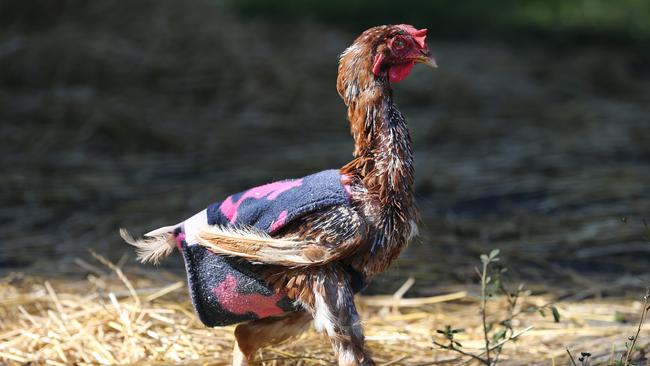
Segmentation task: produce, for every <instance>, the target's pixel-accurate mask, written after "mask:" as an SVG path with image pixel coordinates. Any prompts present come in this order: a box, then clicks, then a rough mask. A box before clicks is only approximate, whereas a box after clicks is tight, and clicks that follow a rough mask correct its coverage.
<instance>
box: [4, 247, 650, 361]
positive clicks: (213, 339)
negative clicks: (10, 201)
mask: <svg viewBox="0 0 650 366" xmlns="http://www.w3.org/2000/svg"><path fill="white" fill-rule="evenodd" d="M95 257H96V258H97V259H98V260H99V261H100V262H102V263H103V264H104V265H105V266H107V267H108V269H110V270H107V269H106V268H100V267H99V266H95V265H93V264H90V263H88V262H85V261H83V260H77V263H78V264H80V265H82V266H83V267H84V268H86V269H87V270H88V271H89V272H90V273H91V274H89V275H88V276H87V279H86V280H69V279H68V280H65V279H60V278H58V279H57V278H51V279H49V280H47V281H45V280H43V279H37V278H34V277H29V276H23V275H20V274H14V275H12V276H9V277H6V278H4V279H2V280H1V282H0V362H3V363H6V364H9V365H20V364H31V365H34V364H38V365H41V364H43V365H64V364H79V365H86V364H149V365H159V364H196V365H198V364H210V365H226V364H228V360H229V357H230V353H231V349H232V346H233V336H232V330H233V327H224V328H213V329H210V328H206V327H204V326H202V324H201V323H200V322H199V321H198V320H197V319H196V317H195V316H194V314H193V312H192V309H191V304H190V303H189V299H188V296H187V295H186V288H185V282H184V280H183V279H181V278H175V279H173V278H171V277H170V275H169V274H168V273H165V272H162V271H161V272H153V271H149V272H140V270H139V269H137V268H134V269H132V270H129V273H133V274H132V275H129V276H128V277H127V276H126V275H125V274H124V273H123V272H122V269H121V266H120V265H119V264H117V265H115V264H113V263H110V262H108V261H107V260H106V259H104V258H103V257H101V256H98V255H95ZM411 284H412V281H409V283H407V284H405V286H403V287H402V288H401V289H400V290H399V291H397V292H396V293H395V294H394V295H392V296H365V297H360V298H359V300H358V303H359V306H360V309H361V313H362V315H363V317H364V319H365V329H366V334H367V341H368V344H369V346H370V347H371V348H372V350H373V352H374V355H375V358H376V360H377V361H378V364H380V365H431V364H464V363H469V362H468V361H470V360H469V359H468V358H467V357H463V358H458V356H459V355H458V354H453V353H449V352H448V351H444V350H441V349H438V348H436V347H434V346H433V341H434V340H437V341H439V342H442V341H444V340H442V339H441V338H440V337H439V334H437V333H436V332H435V330H436V329H439V328H443V327H444V326H445V325H447V324H451V325H453V326H454V327H462V328H464V329H465V332H463V333H460V334H459V335H458V337H457V340H459V341H460V342H461V343H462V344H463V348H464V349H465V350H466V351H469V352H472V353H476V354H479V353H480V352H481V347H482V333H481V331H480V329H481V323H480V317H479V314H478V300H479V299H478V298H477V297H476V296H475V295H472V293H471V292H470V293H469V294H468V293H467V292H464V291H460V292H455V293H451V294H447V295H443V296H436V297H429V298H415V299H414V298H402V296H403V295H404V293H405V292H406V291H407V290H408V287H409V286H410V285H411ZM549 300H550V299H549V298H548V297H544V296H528V297H526V298H525V299H523V301H522V303H521V307H522V309H526V307H527V306H530V305H537V306H539V305H542V304H545V303H547V302H548V301H549ZM503 305H504V304H503V301H502V300H500V299H494V300H492V301H490V302H489V310H490V314H492V315H493V316H494V317H495V318H497V317H498V316H500V314H499V312H500V311H501V310H500V309H502V308H503V307H504V306H503ZM556 305H557V307H558V309H559V311H560V312H561V315H562V319H561V321H560V322H559V323H555V322H553V319H551V318H550V317H541V316H540V315H539V314H532V313H530V314H529V313H525V314H524V315H522V316H521V317H518V318H517V319H515V321H514V323H513V325H514V328H515V330H516V331H518V332H519V333H521V336H520V337H518V339H517V340H515V341H512V342H508V344H506V345H504V349H503V354H502V355H501V358H500V364H502V365H524V364H525V365H530V364H541V365H550V364H552V365H555V364H558V365H559V364H567V362H568V359H567V354H566V347H569V348H570V349H571V350H573V352H574V354H578V355H579V353H580V352H581V351H589V352H591V353H592V354H593V356H592V360H593V362H592V364H609V362H611V360H613V359H617V358H619V357H620V354H621V353H622V352H623V351H624V350H625V348H624V347H625V345H624V343H625V341H626V339H627V337H628V336H629V335H632V334H634V332H635V330H636V322H635V321H634V319H638V316H637V315H636V314H638V313H639V310H640V308H641V306H642V305H641V303H640V302H638V301H630V300H608V301H602V300H601V301H591V302H558V303H557V304H556ZM622 319H630V320H632V321H631V322H629V323H626V322H623V321H621V320H622ZM649 336H650V334H649V327H644V329H642V332H641V336H640V343H641V346H642V347H647V345H648V343H647V340H648V339H650V337H649ZM259 360H261V361H260V362H259V363H258V364H261V365H269V366H271V365H332V364H334V358H333V355H332V352H331V349H330V346H329V343H328V341H327V340H326V339H325V338H324V337H323V336H321V335H318V334H316V333H315V332H314V331H313V330H310V331H309V332H307V333H306V334H304V335H302V336H301V337H300V338H298V339H297V340H295V341H291V342H289V343H286V344H283V345H280V346H276V347H270V348H267V349H264V350H263V351H261V352H260V353H259Z"/></svg>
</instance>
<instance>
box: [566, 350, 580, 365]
mask: <svg viewBox="0 0 650 366" xmlns="http://www.w3.org/2000/svg"><path fill="white" fill-rule="evenodd" d="M566 353H568V354H569V359H570V360H571V363H572V364H573V366H578V364H577V363H576V360H575V358H573V355H572V354H571V351H569V347H567V348H566Z"/></svg>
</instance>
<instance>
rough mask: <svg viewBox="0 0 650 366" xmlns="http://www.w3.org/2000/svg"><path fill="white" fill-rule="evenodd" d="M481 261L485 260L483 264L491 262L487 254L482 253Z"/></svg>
mask: <svg viewBox="0 0 650 366" xmlns="http://www.w3.org/2000/svg"><path fill="white" fill-rule="evenodd" d="M481 262H483V264H488V263H490V258H488V256H487V255H485V254H481Z"/></svg>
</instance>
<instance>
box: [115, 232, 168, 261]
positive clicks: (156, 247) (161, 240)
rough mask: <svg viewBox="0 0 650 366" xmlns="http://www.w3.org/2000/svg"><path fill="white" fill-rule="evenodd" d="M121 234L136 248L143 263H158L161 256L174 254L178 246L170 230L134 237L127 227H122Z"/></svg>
mask: <svg viewBox="0 0 650 366" xmlns="http://www.w3.org/2000/svg"><path fill="white" fill-rule="evenodd" d="M120 236H121V237H122V239H124V241H126V242H127V243H129V244H131V245H133V246H134V247H135V248H136V252H137V253H138V257H137V258H138V260H139V261H140V262H142V263H147V262H152V263H153V264H158V263H160V259H161V258H164V257H166V256H168V255H170V254H172V252H173V251H174V248H175V247H176V243H175V240H174V236H173V235H172V234H171V233H170V232H166V233H159V234H157V235H153V236H150V237H149V238H146V239H134V238H133V237H132V236H131V234H129V232H128V231H126V229H120ZM147 236H149V235H147Z"/></svg>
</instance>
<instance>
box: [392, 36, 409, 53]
mask: <svg viewBox="0 0 650 366" xmlns="http://www.w3.org/2000/svg"><path fill="white" fill-rule="evenodd" d="M404 46H406V42H404V40H403V39H402V38H401V37H400V38H395V40H394V41H393V47H394V48H395V49H396V50H401V49H402V48H404Z"/></svg>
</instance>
